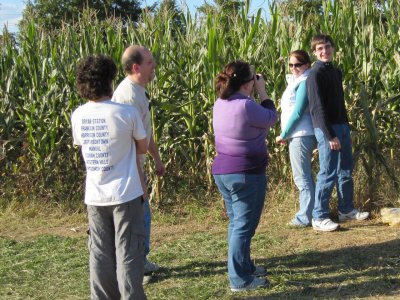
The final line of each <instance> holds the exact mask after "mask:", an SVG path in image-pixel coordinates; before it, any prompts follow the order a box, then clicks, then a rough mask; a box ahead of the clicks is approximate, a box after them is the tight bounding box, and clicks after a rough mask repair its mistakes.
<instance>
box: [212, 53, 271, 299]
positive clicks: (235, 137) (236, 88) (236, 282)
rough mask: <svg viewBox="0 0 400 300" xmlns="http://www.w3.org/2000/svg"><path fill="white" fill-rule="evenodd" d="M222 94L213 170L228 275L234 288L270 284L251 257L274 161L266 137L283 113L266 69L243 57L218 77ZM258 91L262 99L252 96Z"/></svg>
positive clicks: (215, 123)
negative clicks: (224, 223)
mask: <svg viewBox="0 0 400 300" xmlns="http://www.w3.org/2000/svg"><path fill="white" fill-rule="evenodd" d="M216 89H217V93H218V95H219V98H218V99H217V101H216V102H215V104H214V109H213V128H214V134H215V147H216V150H217V156H216V157H215V158H214V162H213V166H212V173H213V175H214V179H215V183H216V184H217V186H218V189H219V191H220V192H221V194H222V196H223V198H224V201H225V207H226V210H227V214H228V217H229V220H230V222H229V227H228V248H229V249H228V274H229V280H230V287H231V290H232V291H233V292H238V291H243V290H251V289H256V288H259V287H265V286H267V285H268V281H267V280H266V279H264V278H259V277H262V276H265V275H266V269H265V268H264V267H261V266H255V265H254V263H253V261H252V260H251V258H250V243H251V239H252V237H253V236H254V233H255V230H256V228H257V226H258V223H259V220H260V216H261V212H262V209H263V206H264V198H265V192H266V188H267V178H266V175H265V170H266V167H267V164H268V150H267V146H266V144H265V139H266V136H267V133H268V130H269V128H270V127H271V126H273V125H274V124H275V123H276V121H277V118H278V114H277V112H276V109H275V105H274V103H273V102H272V100H271V99H269V97H268V95H267V93H266V91H265V81H264V79H263V77H262V76H261V74H257V75H256V74H255V72H254V71H252V70H251V68H250V65H249V64H248V63H246V62H242V61H234V62H231V63H229V64H227V65H226V66H225V67H224V69H223V71H222V72H221V73H219V74H218V76H217V78H216ZM254 90H256V91H257V92H258V95H259V98H260V100H261V101H260V103H257V102H256V101H255V100H254V99H253V98H252V97H251V95H252V93H253V91H254Z"/></svg>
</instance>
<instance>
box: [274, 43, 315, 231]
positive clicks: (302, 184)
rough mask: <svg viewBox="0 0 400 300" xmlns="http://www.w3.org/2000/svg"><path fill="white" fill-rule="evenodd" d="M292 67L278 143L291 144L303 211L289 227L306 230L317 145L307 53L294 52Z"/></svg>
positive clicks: (292, 161) (294, 176)
mask: <svg viewBox="0 0 400 300" xmlns="http://www.w3.org/2000/svg"><path fill="white" fill-rule="evenodd" d="M289 67H290V70H291V72H292V74H291V75H287V81H288V86H287V87H286V90H285V91H284V93H283V95H282V99H281V109H282V115H281V128H282V133H281V134H280V135H279V136H278V137H277V138H276V142H278V143H281V144H284V143H286V142H288V143H289V156H290V164H291V166H292V172H293V179H294V182H295V184H296V186H297V188H298V190H299V194H300V209H299V211H298V212H297V213H296V215H295V217H294V218H293V219H292V220H291V221H290V222H289V225H291V226H295V227H306V226H310V225H311V219H312V216H311V213H312V210H313V207H314V192H315V184H314V179H313V176H312V167H311V158H312V152H313V150H314V149H315V148H316V145H317V141H316V139H315V136H314V128H313V126H312V121H311V115H310V110H309V107H308V97H307V88H306V79H307V76H308V73H309V72H310V67H311V60H310V56H309V55H308V53H307V52H306V51H304V50H296V51H293V52H291V53H290V56H289Z"/></svg>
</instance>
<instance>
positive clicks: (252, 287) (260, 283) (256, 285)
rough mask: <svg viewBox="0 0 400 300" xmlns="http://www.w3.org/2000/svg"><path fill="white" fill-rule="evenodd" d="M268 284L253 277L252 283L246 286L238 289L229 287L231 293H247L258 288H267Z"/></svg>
mask: <svg viewBox="0 0 400 300" xmlns="http://www.w3.org/2000/svg"><path fill="white" fill-rule="evenodd" d="M268 284H269V282H268V281H267V280H266V279H264V278H258V277H254V279H253V281H252V282H250V283H249V284H248V285H246V286H244V287H240V288H235V287H231V291H232V292H242V291H249V290H255V289H258V288H265V287H267V286H268Z"/></svg>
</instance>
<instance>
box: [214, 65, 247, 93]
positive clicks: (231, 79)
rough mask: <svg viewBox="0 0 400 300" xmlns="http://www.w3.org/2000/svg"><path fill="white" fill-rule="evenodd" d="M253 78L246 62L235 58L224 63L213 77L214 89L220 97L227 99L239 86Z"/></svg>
mask: <svg viewBox="0 0 400 300" xmlns="http://www.w3.org/2000/svg"><path fill="white" fill-rule="evenodd" d="M253 78H254V74H252V72H251V70H250V65H249V64H248V63H247V62H244V61H241V60H236V61H233V62H230V63H229V64H227V65H225V67H224V69H223V71H222V72H220V73H219V74H218V75H217V78H216V79H215V82H216V90H217V93H218V96H219V97H220V98H221V99H228V98H229V97H230V96H231V95H233V94H234V93H236V92H237V91H238V90H239V89H240V87H241V86H242V85H243V84H245V83H246V82H249V81H250V80H252V79H253Z"/></svg>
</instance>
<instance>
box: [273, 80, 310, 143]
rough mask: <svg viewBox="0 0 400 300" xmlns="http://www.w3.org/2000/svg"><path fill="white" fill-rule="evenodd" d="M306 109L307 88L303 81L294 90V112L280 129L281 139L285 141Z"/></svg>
mask: <svg viewBox="0 0 400 300" xmlns="http://www.w3.org/2000/svg"><path fill="white" fill-rule="evenodd" d="M307 107H308V97H307V86H306V81H305V80H304V81H303V82H301V83H300V84H299V86H298V87H297V89H296V104H295V105H294V110H293V112H292V114H291V116H290V118H289V120H288V122H287V124H286V126H285V128H283V129H282V133H281V135H280V136H281V138H282V139H287V137H288V136H289V135H290V133H291V132H292V130H293V129H294V128H295V127H296V125H297V123H298V122H299V121H300V119H301V118H302V116H303V114H304V111H305V110H306V108H307Z"/></svg>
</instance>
